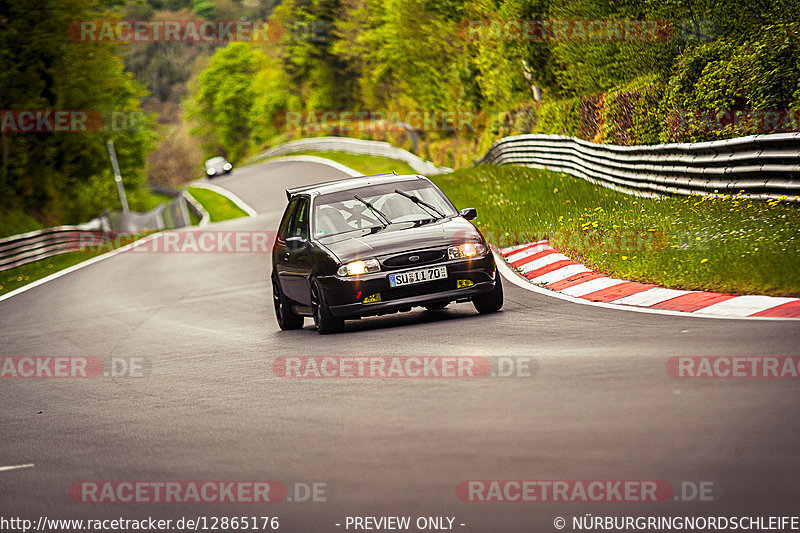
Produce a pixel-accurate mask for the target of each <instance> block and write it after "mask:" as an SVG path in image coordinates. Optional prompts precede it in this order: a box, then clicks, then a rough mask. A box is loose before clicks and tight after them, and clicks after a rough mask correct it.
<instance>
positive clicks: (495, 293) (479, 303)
mask: <svg viewBox="0 0 800 533" xmlns="http://www.w3.org/2000/svg"><path fill="white" fill-rule="evenodd" d="M472 305H474V306H475V309H476V310H477V311H478V312H479V313H481V314H485V313H495V312H497V311H499V310H500V308H501V307H503V284H502V283H501V282H500V273H499V272H498V273H497V279H496V280H495V282H494V289H492V290H491V292H487V293H486V294H481V295H480V296H476V297H475V298H473V299H472Z"/></svg>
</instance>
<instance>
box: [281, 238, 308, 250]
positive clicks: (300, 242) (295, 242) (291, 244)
mask: <svg viewBox="0 0 800 533" xmlns="http://www.w3.org/2000/svg"><path fill="white" fill-rule="evenodd" d="M306 246H308V240H307V239H306V238H305V237H289V238H288V239H286V249H287V250H290V251H293V252H296V251H297V250H302V249H303V248H305V247H306Z"/></svg>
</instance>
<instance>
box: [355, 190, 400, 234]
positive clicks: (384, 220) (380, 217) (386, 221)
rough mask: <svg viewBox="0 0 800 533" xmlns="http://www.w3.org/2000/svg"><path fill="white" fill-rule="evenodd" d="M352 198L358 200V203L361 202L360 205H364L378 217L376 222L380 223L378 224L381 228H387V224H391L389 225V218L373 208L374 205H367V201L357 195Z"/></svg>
mask: <svg viewBox="0 0 800 533" xmlns="http://www.w3.org/2000/svg"><path fill="white" fill-rule="evenodd" d="M353 198H354V199H356V200H358V201H359V202H361V203H362V204H364V205H365V206H367V207H368V208H369V209H370V211H372V212H373V213H375V214H376V215H378V222H380V223H381V226H383V227H384V228H385V227H386V226H388V225H389V224H391V223H392V221H391V220H389V217H387V216H386V215H384V214H383V212H382V211H381V210H380V209H378V208H377V207H375V206H374V205H372V204H371V203H369V202H368V201H366V200H364V199H363V198H361V197H360V196H359V195H357V194H354V195H353Z"/></svg>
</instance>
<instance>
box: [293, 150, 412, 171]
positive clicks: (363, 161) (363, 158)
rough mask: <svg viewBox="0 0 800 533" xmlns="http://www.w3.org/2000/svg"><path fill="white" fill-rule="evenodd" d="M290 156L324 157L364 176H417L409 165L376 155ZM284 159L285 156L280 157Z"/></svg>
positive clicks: (312, 152)
mask: <svg viewBox="0 0 800 533" xmlns="http://www.w3.org/2000/svg"><path fill="white" fill-rule="evenodd" d="M288 155H313V156H316V157H324V158H325V159H330V160H332V161H336V162H337V163H341V164H343V165H345V166H347V167H350V168H352V169H353V170H357V171H359V172H361V173H362V174H364V175H370V174H383V173H386V172H391V171H393V170H394V171H395V172H397V173H398V174H416V172H414V169H413V168H411V167H410V166H408V164H407V163H405V162H403V161H399V160H397V159H392V158H390V157H380V156H375V155H356V154H348V153H346V152H314V151H305V152H297V153H295V154H288ZM280 157H284V156H280Z"/></svg>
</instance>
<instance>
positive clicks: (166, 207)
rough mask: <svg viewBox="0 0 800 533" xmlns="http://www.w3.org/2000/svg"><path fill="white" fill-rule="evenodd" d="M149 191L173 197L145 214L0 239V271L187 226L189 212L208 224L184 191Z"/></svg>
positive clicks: (104, 218) (122, 215)
mask: <svg viewBox="0 0 800 533" xmlns="http://www.w3.org/2000/svg"><path fill="white" fill-rule="evenodd" d="M152 190H153V192H156V193H159V194H164V195H167V196H172V197H174V200H172V201H171V202H168V203H165V204H161V205H159V206H158V207H156V208H154V209H152V210H150V211H148V212H147V213H135V212H128V213H122V212H119V211H115V212H110V213H104V214H103V215H101V216H100V217H98V218H96V219H94V220H92V221H90V222H87V223H86V224H81V225H78V226H58V227H55V228H47V229H43V230H37V231H31V232H28V233H23V234H20V235H12V236H11V237H5V238H0V272H2V271H4V270H8V269H11V268H14V267H18V266H22V265H25V264H28V263H32V262H34V261H39V260H41V259H47V258H50V257H53V256H55V255H59V254H63V253H67V252H75V251H80V250H84V249H86V248H89V247H95V246H98V245H101V244H104V243H107V242H109V241H110V240H111V239H114V238H116V237H118V236H121V235H127V234H131V233H143V232H149V231H155V230H161V229H172V228H180V227H185V226H189V225H191V220H190V218H189V211H191V212H193V213H194V214H195V215H196V216H197V217H198V218H199V219H200V225H205V224H207V223H208V221H209V216H208V213H207V212H206V210H205V209H203V206H202V205H200V204H199V203H198V202H197V201H196V200H195V199H194V198H193V197H192V196H191V195H190V194H189V193H188V192H186V191H178V190H175V189H171V188H164V187H161V188H155V187H154V188H152Z"/></svg>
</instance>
